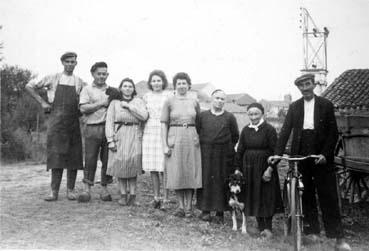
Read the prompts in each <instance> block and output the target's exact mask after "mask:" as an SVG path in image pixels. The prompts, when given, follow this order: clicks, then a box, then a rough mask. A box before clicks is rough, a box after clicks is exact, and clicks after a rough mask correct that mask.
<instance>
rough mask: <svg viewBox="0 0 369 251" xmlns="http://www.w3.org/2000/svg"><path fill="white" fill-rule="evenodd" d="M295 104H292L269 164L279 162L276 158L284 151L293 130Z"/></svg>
mask: <svg viewBox="0 0 369 251" xmlns="http://www.w3.org/2000/svg"><path fill="white" fill-rule="evenodd" d="M293 109H294V108H293V106H292V105H290V107H289V109H288V112H287V115H286V118H285V120H284V123H283V126H282V129H281V132H280V133H279V138H278V140H277V141H276V146H275V149H274V156H270V157H269V158H268V163H269V164H273V165H274V164H277V163H278V161H279V160H278V159H277V158H276V157H277V156H280V155H282V154H283V153H284V150H285V147H286V144H287V141H288V139H289V137H290V134H291V131H292V126H293V124H292V123H293V119H294V118H293Z"/></svg>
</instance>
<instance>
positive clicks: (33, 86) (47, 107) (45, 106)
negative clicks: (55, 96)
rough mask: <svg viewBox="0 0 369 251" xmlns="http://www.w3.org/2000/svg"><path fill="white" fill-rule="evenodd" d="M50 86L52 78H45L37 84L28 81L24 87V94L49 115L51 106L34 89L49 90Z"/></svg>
mask: <svg viewBox="0 0 369 251" xmlns="http://www.w3.org/2000/svg"><path fill="white" fill-rule="evenodd" d="M51 85H52V76H46V77H44V78H43V79H42V80H40V81H39V82H37V83H35V82H32V81H30V82H28V83H27V85H26V86H25V90H26V92H27V93H28V94H29V95H31V97H32V98H34V99H35V100H36V101H37V102H38V103H39V104H40V105H41V107H42V109H43V110H44V112H45V113H49V112H50V111H51V105H50V104H49V103H48V102H47V101H46V100H44V99H43V98H42V97H41V96H40V95H39V94H38V93H37V92H36V89H41V88H44V87H46V88H47V89H50V86H51Z"/></svg>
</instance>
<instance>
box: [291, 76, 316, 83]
mask: <svg viewBox="0 0 369 251" xmlns="http://www.w3.org/2000/svg"><path fill="white" fill-rule="evenodd" d="M308 79H311V80H313V81H315V76H314V74H311V73H307V74H304V75H302V76H300V77H298V78H296V80H295V85H298V84H299V83H301V82H302V81H305V80H308Z"/></svg>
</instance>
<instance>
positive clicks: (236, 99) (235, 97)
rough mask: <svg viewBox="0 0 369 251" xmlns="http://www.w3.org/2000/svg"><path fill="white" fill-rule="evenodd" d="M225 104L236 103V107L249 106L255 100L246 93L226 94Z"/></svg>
mask: <svg viewBox="0 0 369 251" xmlns="http://www.w3.org/2000/svg"><path fill="white" fill-rule="evenodd" d="M226 102H227V103H236V104H238V105H249V104H251V103H254V102H256V99H254V98H253V97H251V96H250V95H249V94H247V93H239V94H228V95H227V99H226Z"/></svg>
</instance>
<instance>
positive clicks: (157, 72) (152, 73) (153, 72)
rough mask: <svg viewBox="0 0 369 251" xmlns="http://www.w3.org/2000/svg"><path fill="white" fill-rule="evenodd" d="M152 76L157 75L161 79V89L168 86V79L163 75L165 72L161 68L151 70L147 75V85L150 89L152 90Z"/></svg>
mask: <svg viewBox="0 0 369 251" xmlns="http://www.w3.org/2000/svg"><path fill="white" fill-rule="evenodd" d="M154 76H158V77H160V78H161V81H163V90H165V89H166V88H167V87H168V80H167V77H166V76H165V73H164V72H163V71H161V70H153V71H152V72H151V73H150V75H149V80H148V81H147V86H148V87H149V89H150V90H152V85H151V80H152V78H153V77H154Z"/></svg>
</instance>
